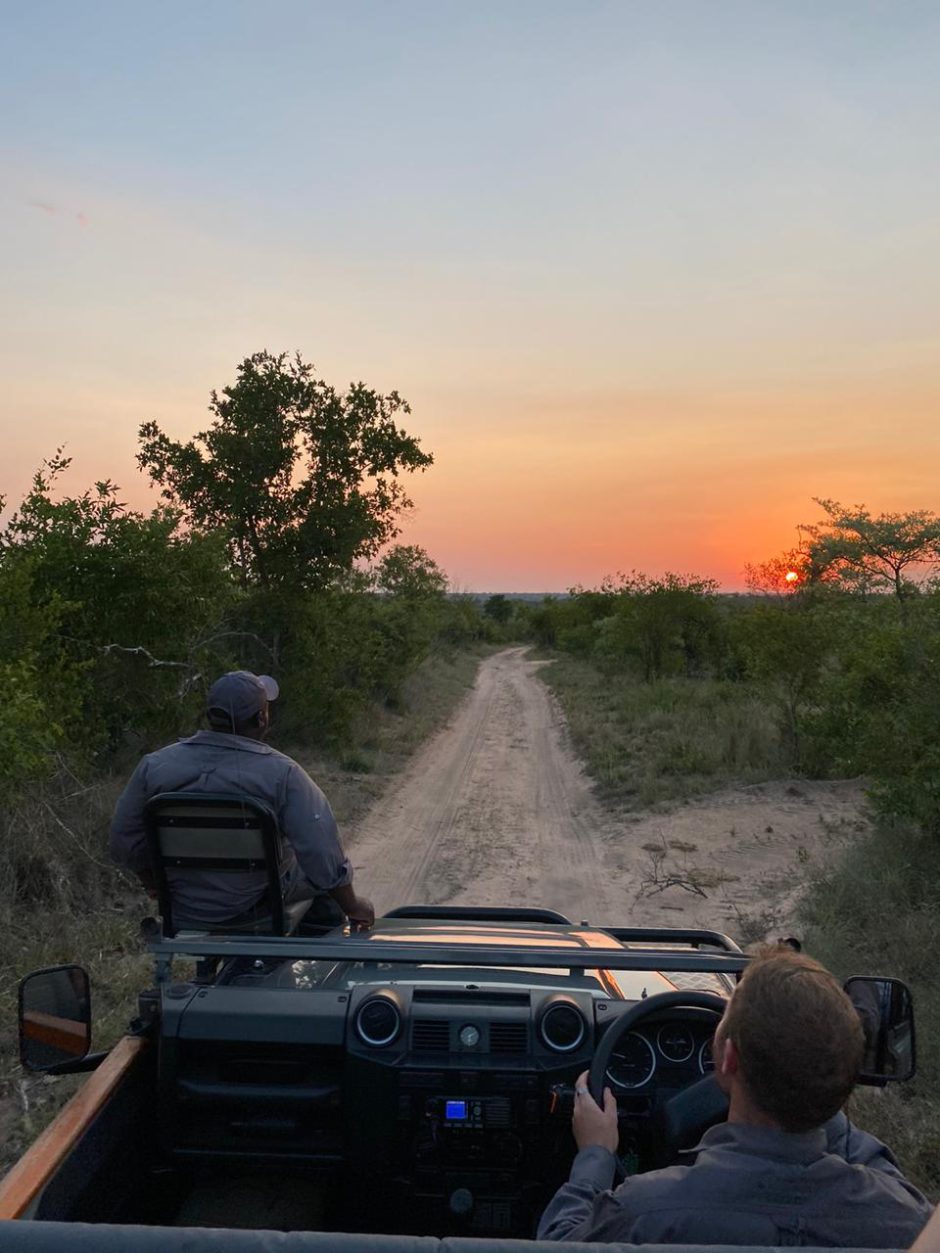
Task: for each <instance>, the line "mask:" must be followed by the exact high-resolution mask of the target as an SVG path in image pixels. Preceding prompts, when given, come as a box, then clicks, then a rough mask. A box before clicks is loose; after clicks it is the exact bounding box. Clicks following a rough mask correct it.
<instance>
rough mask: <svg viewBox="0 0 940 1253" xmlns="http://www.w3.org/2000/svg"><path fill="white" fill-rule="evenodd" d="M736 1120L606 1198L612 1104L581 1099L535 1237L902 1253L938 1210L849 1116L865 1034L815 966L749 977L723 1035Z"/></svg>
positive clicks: (770, 957)
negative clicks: (568, 1148) (563, 1178)
mask: <svg viewBox="0 0 940 1253" xmlns="http://www.w3.org/2000/svg"><path fill="white" fill-rule="evenodd" d="M713 1053H714V1058H715V1076H716V1079H717V1081H718V1083H719V1085H720V1086H721V1088H722V1090H723V1091H724V1092H725V1093H726V1094H727V1096H728V1099H729V1109H728V1121H727V1122H726V1123H722V1124H720V1125H718V1126H716V1127H712V1128H710V1129H709V1130H708V1131H706V1133H705V1135H704V1136H703V1137H702V1139H701V1142H700V1143H699V1144H698V1145H697V1147H696V1148H695V1149H693V1150H691V1152H692V1153H695V1154H696V1156H695V1158H694V1160H693V1162H692V1164H691V1165H688V1166H670V1167H668V1168H667V1169H666V1170H655V1171H650V1172H649V1173H648V1174H643V1175H635V1176H633V1177H632V1178H629V1179H627V1180H626V1182H624V1183H622V1184H621V1185H620V1187H618V1188H617V1189H616V1190H615V1191H611V1190H610V1189H611V1186H612V1184H613V1179H614V1169H615V1165H616V1158H615V1157H614V1154H615V1153H616V1151H617V1144H618V1134H617V1105H616V1101H615V1100H614V1097H613V1094H612V1093H611V1091H610V1089H609V1088H608V1089H606V1090H605V1092H604V1108H603V1109H600V1107H599V1106H598V1105H597V1103H596V1102H595V1101H594V1100H593V1099H592V1097H591V1096H590V1094H589V1092H588V1089H587V1087H586V1086H585V1085H586V1082H587V1074H586V1073H585V1074H584V1075H582V1076H581V1078H580V1079H579V1080H578V1084H577V1087H576V1089H575V1093H576V1095H575V1106H574V1117H573V1120H572V1126H573V1130H574V1137H575V1140H576V1142H577V1145H578V1149H579V1152H578V1155H577V1157H576V1158H575V1160H574V1164H573V1165H572V1168H571V1176H570V1179H569V1182H568V1183H566V1184H564V1185H563V1186H562V1187H561V1188H560V1189H559V1191H558V1192H557V1194H556V1195H555V1197H554V1198H553V1200H552V1201H551V1203H550V1205H549V1206H548V1208H547V1209H546V1211H545V1213H544V1214H543V1216H542V1221H541V1223H540V1224H539V1231H538V1235H539V1239H542V1240H606V1241H611V1242H615V1241H624V1242H627V1243H630V1244H645V1243H651V1244H657V1243H658V1244H662V1243H670V1244H753V1245H786V1244H804V1245H834V1246H837V1247H852V1246H854V1247H856V1248H894V1249H906V1248H907V1247H908V1246H909V1245H910V1244H911V1243H912V1241H913V1240H914V1238H915V1237H916V1236H917V1234H918V1233H919V1231H920V1230H921V1228H922V1227H923V1226H924V1224H925V1223H926V1221H927V1219H928V1217H929V1216H930V1212H931V1206H930V1203H929V1202H928V1201H927V1200H926V1199H925V1197H923V1196H922V1195H921V1193H920V1192H918V1191H917V1189H916V1188H915V1187H914V1186H913V1185H912V1184H910V1183H908V1182H907V1180H906V1179H905V1178H904V1176H903V1175H902V1174H901V1171H900V1170H899V1168H898V1165H897V1162H896V1161H895V1159H894V1157H893V1156H892V1155H891V1153H890V1151H889V1150H888V1149H887V1148H886V1147H885V1146H884V1145H883V1144H882V1143H881V1142H880V1141H879V1140H876V1139H875V1137H874V1136H871V1135H868V1134H867V1133H866V1132H863V1131H859V1130H858V1129H857V1128H855V1127H853V1126H852V1125H851V1124H850V1123H849V1121H848V1119H847V1118H846V1116H845V1114H844V1113H842V1112H841V1107H842V1105H843V1104H844V1102H845V1101H846V1099H847V1097H848V1095H849V1093H850V1092H851V1090H852V1087H853V1084H854V1082H855V1077H856V1075H857V1074H858V1071H859V1064H860V1062H861V1057H862V1028H861V1025H860V1023H859V1019H858V1015H857V1013H856V1011H855V1009H854V1008H853V1006H852V1003H851V1001H850V1000H849V998H848V997H847V996H846V994H845V993H844V992H843V991H842V989H841V988H840V987H839V984H838V982H837V981H836V979H835V978H834V977H833V976H832V975H831V974H829V972H828V971H826V970H824V969H823V967H822V966H820V965H819V963H818V962H815V961H813V960H812V959H811V958H809V957H807V956H805V955H804V954H802V953H797V952H794V951H793V949H791V948H784V947H773V948H768V949H765V950H764V951H763V952H761V953H760V954H758V955H757V956H756V957H755V958H754V960H753V961H752V962H751V963H750V965H749V966H748V967H747V969H746V971H745V972H744V975H743V977H742V979H741V981H740V983H739V984H738V987H737V989H736V990H735V993H734V995H733V997H732V998H731V1000H730V1002H729V1003H728V1008H727V1010H726V1011H725V1014H724V1017H723V1018H722V1020H721V1022H720V1023H719V1025H718V1029H717V1031H716V1032H715V1040H714V1046H713Z"/></svg>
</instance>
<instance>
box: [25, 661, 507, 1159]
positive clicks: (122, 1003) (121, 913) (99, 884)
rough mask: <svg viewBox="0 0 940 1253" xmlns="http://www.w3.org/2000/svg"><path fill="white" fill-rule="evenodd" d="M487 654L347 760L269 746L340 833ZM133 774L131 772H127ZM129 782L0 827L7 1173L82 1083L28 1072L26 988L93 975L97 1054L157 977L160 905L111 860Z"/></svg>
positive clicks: (425, 666)
mask: <svg viewBox="0 0 940 1253" xmlns="http://www.w3.org/2000/svg"><path fill="white" fill-rule="evenodd" d="M487 651H492V650H487V649H480V650H477V651H467V652H455V653H453V654H452V655H449V656H447V655H438V654H435V655H432V656H431V657H429V658H428V659H427V660H425V661H424V662H422V664H421V665H420V666H419V667H418V668H417V670H416V671H415V673H414V674H413V675H412V676H411V677H410V678H409V679H408V680H407V682H406V683H405V685H404V690H403V693H402V696H401V700H400V701H399V703H398V707H397V709H396V710H395V711H392V710H388V709H384V708H381V709H380V708H376V709H373V710H371V711H370V712H369V716H368V717H364V718H363V719H362V722H361V724H360V726H359V727H358V729H357V736H356V739H355V742H354V746H352V747H347V748H345V749H344V750H343V752H342V754H341V755H340V756H338V757H333V758H331V757H328V756H325V755H322V754H313V753H311V752H310V751H309V750H304V749H303V747H298V746H297V745H293V746H290V745H283V744H281V743H280V742H279V740H278V737H277V728H276V724H275V728H274V733H273V734H272V737H271V740H272V743H273V744H274V745H275V747H283V748H285V749H286V751H288V752H290V753H291V755H292V756H295V757H297V759H298V760H300V761H301V762H302V764H303V765H304V766H305V767H306V768H307V769H308V770H309V771H310V772H311V774H312V775H313V777H314V778H315V779H316V780H317V782H318V783H319V784H320V786H321V787H322V788H323V790H324V791H325V792H326V795H327V796H328V797H329V799H330V802H331V804H332V806H333V808H334V810H335V812H336V815H337V818H338V819H339V822H340V827H341V829H342V827H343V825H344V824H347V823H350V822H352V821H355V820H356V819H357V818H358V817H359V816H360V815H361V814H362V813H364V812H365V810H366V809H367V808H368V807H369V805H370V804H372V803H373V802H374V801H375V800H376V799H377V798H378V797H379V796H380V795H381V794H382V792H383V790H384V789H385V788H386V787H387V786H388V784H389V782H390V781H391V779H392V778H393V777H394V774H395V772H396V771H397V770H399V769H401V767H402V766H403V765H404V763H405V761H406V760H407V759H408V757H409V756H410V754H411V753H413V752H414V750H415V749H416V748H417V747H418V746H419V745H420V744H421V743H422V742H423V741H424V739H425V738H427V737H428V736H429V735H431V734H433V732H434V731H436V730H437V729H438V727H440V726H441V725H442V724H443V723H444V722H445V721H446V720H447V718H448V717H449V716H450V715H451V714H452V712H453V710H454V709H455V707H456V705H457V704H458V702H459V701H460V699H461V698H462V697H463V695H464V694H465V693H466V691H467V690H468V689H469V687H470V686H471V685H472V683H473V680H474V677H475V675H476V671H477V667H478V665H479V662H480V658H481V657H482V656H483V655H484V654H485V652H487ZM129 772H130V768H129V769H128V773H129ZM123 784H124V776H121V777H108V778H103V779H98V780H96V781H93V782H90V783H88V782H85V783H83V782H81V781H79V780H77V779H74V778H71V777H63V778H62V779H60V780H59V781H58V784H57V785H56V786H55V787H52V786H48V787H45V788H43V789H42V790H37V791H36V792H35V793H34V795H33V796H32V797H31V799H30V802H29V804H24V805H21V806H20V807H19V808H18V809H17V810H16V811H13V812H8V813H7V814H6V815H5V816H4V818H3V820H2V823H0V934H2V935H3V945H2V948H0V1174H2V1173H3V1171H4V1170H6V1169H7V1168H9V1166H11V1165H12V1164H13V1162H15V1161H16V1159H17V1158H18V1157H19V1156H20V1154H21V1153H22V1152H23V1150H24V1149H25V1148H26V1146H27V1145H28V1144H29V1143H30V1142H31V1141H32V1140H33V1139H34V1138H35V1137H36V1136H37V1135H38V1134H39V1132H40V1131H42V1129H43V1128H44V1127H45V1126H46V1125H47V1123H48V1122H49V1121H51V1119H52V1118H53V1117H54V1115H55V1114H56V1113H57V1112H58V1110H59V1109H60V1108H61V1107H62V1105H63V1104H64V1103H65V1102H66V1101H67V1100H68V1098H69V1097H70V1096H71V1094H72V1093H73V1092H74V1091H75V1089H76V1088H77V1087H78V1086H79V1084H80V1083H81V1082H82V1080H83V1076H80V1075H77V1076H68V1077H67V1076H63V1077H61V1078H47V1077H45V1076H42V1075H30V1074H27V1073H25V1072H23V1070H22V1069H21V1068H20V1065H19V1062H18V1050H17V1039H16V992H17V985H18V982H19V980H20V979H21V978H22V976H23V975H24V974H26V973H28V972H29V971H30V970H35V969H37V968H38V967H41V966H48V965H58V964H60V963H65V962H73V961H74V962H78V963H80V964H81V965H83V966H84V967H85V968H86V969H87V970H88V972H89V974H90V976H91V985H92V1007H93V1009H92V1013H93V1027H94V1040H93V1045H94V1047H95V1048H96V1049H100V1048H108V1047H110V1045H111V1044H113V1043H114V1042H115V1041H116V1040H118V1039H119V1038H120V1036H121V1035H123V1034H124V1032H125V1031H126V1029H127V1024H128V1022H129V1020H130V1019H131V1018H132V1017H133V1015H134V1014H135V1012H136V1004H137V1002H136V998H137V993H138V992H139V991H140V990H142V989H143V988H145V987H147V986H148V985H149V983H150V981H151V974H152V968H153V967H152V961H151V959H150V958H149V956H148V955H147V953H146V952H145V950H144V949H143V947H142V945H141V943H140V941H139V938H138V928H139V924H140V919H141V918H143V917H144V916H145V915H147V914H149V913H152V912H153V909H154V903H153V901H152V900H151V899H150V898H148V897H147V896H146V894H145V893H143V892H142V891H141V890H140V889H139V885H138V884H137V881H136V879H134V878H133V877H132V876H128V875H125V874H124V873H122V872H121V871H119V870H117V869H116V868H115V867H114V866H112V865H111V864H110V862H109V860H108V853H107V838H108V826H109V824H110V819H111V812H112V810H113V808H114V802H115V800H116V799H117V797H118V795H119V793H120V790H121V788H122V787H123Z"/></svg>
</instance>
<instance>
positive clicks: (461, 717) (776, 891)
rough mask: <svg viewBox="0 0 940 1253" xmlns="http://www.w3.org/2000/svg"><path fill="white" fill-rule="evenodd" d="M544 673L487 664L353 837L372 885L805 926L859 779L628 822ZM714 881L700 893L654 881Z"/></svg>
mask: <svg viewBox="0 0 940 1253" xmlns="http://www.w3.org/2000/svg"><path fill="white" fill-rule="evenodd" d="M542 664H543V663H540V662H535V661H532V660H530V659H529V658H528V656H527V652H526V650H525V649H523V648H512V649H507V650H505V651H503V652H500V653H497V654H495V655H494V656H492V657H489V658H487V659H486V660H485V661H484V662H482V664H481V666H480V669H479V672H478V674H477V679H476V683H475V686H474V688H473V690H472V691H471V692H470V693H469V694H468V696H467V697H466V698H465V700H464V701H463V703H462V704H461V706H460V707H459V709H458V710H457V712H456V713H455V715H454V717H453V718H452V720H451V722H450V724H449V725H448V726H446V727H445V728H444V729H443V730H442V731H440V732H439V733H438V734H437V735H436V736H435V737H434V738H433V739H432V740H430V741H429V742H428V743H427V744H426V745H425V746H424V747H423V748H422V749H421V750H419V752H418V753H417V755H416V756H415V758H414V759H413V760H412V762H411V764H410V766H409V767H408V769H407V770H406V771H405V772H404V773H403V774H402V776H401V777H400V778H399V780H398V781H397V783H396V784H395V785H394V786H393V787H392V789H391V790H390V791H389V792H387V793H386V794H385V795H384V796H383V797H382V798H380V800H379V801H378V802H377V803H376V804H375V805H374V806H373V808H372V809H371V810H370V812H369V813H368V814H367V815H366V816H365V818H364V819H363V820H362V821H361V822H360V824H359V825H358V827H357V828H356V829H355V830H353V831H351V832H350V833H349V839H348V843H349V848H350V854H351V857H352V860H353V864H354V865H355V867H356V881H357V886H359V887H360V888H361V890H362V891H363V892H365V893H366V894H368V895H369V896H371V897H372V898H373V899H374V901H375V904H376V907H377V909H378V910H379V911H382V910H386V909H389V908H392V907H393V906H395V905H404V904H417V903H421V904H442V903H450V904H461V905H542V906H547V907H549V908H552V909H558V910H561V911H562V912H563V913H565V914H567V915H568V916H569V917H571V918H574V919H576V920H577V919H582V918H583V919H590V920H591V921H592V922H595V923H601V924H603V923H608V924H613V923H621V924H625V923H630V922H632V923H635V924H637V925H642V924H657V923H658V924H660V925H670V926H683V925H688V926H711V927H717V928H720V929H722V930H728V931H730V932H731V933H732V934H738V933H739V932H740V931H741V930H742V927H743V926H744V925H745V923H744V921H743V920H744V919H745V918H747V919H749V920H750V921H748V923H747V926H748V927H749V928H751V929H753V927H754V919H755V918H756V919H758V920H760V919H763V920H764V921H765V923H766V926H765V928H764V929H765V930H767V931H768V932H770V933H773V932H774V931H777V930H778V929H780V928H786V929H790V928H791V927H792V919H791V913H792V908H793V905H794V903H795V901H796V898H797V896H798V894H799V888H800V886H801V884H802V883H803V882H804V881H805V877H806V869H807V867H808V866H812V865H813V864H815V863H817V862H818V861H819V859H820V858H823V857H825V856H827V855H828V853H829V851H830V850H831V848H832V847H833V845H836V844H838V843H839V842H840V841H841V840H842V839H844V838H845V837H846V836H847V835H848V836H855V835H857V833H858V831H859V830H860V829H861V828H862V827H863V826H864V822H863V820H861V819H860V818H859V813H860V809H861V802H862V796H861V791H860V788H859V787H858V785H857V784H854V783H807V782H805V781H800V782H799V783H797V784H791V785H788V784H786V783H774V784H761V785H758V786H756V787H745V788H739V789H734V790H726V791H724V792H721V793H717V794H715V795H713V796H710V797H706V798H704V799H703V800H699V801H694V802H690V803H686V804H683V805H679V806H676V807H674V808H673V809H672V810H670V811H669V812H663V813H643V814H631V815H627V816H621V817H619V818H617V817H615V816H614V815H612V814H611V813H609V812H608V811H606V810H604V809H603V808H602V807H601V806H600V805H599V804H598V803H597V801H596V800H595V798H594V795H593V792H592V787H591V783H590V780H589V779H588V778H587V777H586V775H585V773H584V771H583V769H582V767H581V765H580V763H579V762H578V761H577V759H576V758H575V756H574V755H573V753H572V751H571V748H570V746H569V743H568V737H567V731H566V726H565V723H564V719H563V717H562V715H561V712H560V709H559V707H558V704H557V702H556V701H555V699H554V697H553V696H552V695H551V693H550V692H549V691H548V690H547V688H546V687H545V685H544V684H543V683H542V682H541V681H540V680H539V678H538V676H537V671H538V670H539V668H540V666H541V665H542ZM654 847H656V848H660V849H662V850H663V851H664V855H663V858H662V860H661V861H660V868H659V872H658V873H659V878H660V881H661V879H662V877H663V875H664V874H670V873H671V874H673V875H674V876H675V877H677V878H680V879H686V880H694V881H696V882H699V883H700V884H704V885H705V886H704V891H705V893H706V895H705V896H699V895H697V894H695V893H692V892H690V891H689V890H688V888H687V887H683V886H682V885H681V884H677V885H674V886H671V887H667V888H666V889H665V890H662V891H655V890H654V889H655V888H656V887H657V886H659V884H658V883H657V882H654V881H653V879H654V874H653V857H652V856H651V852H650V849H652V848H654Z"/></svg>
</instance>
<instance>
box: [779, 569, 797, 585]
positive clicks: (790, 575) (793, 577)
mask: <svg viewBox="0 0 940 1253" xmlns="http://www.w3.org/2000/svg"><path fill="white" fill-rule="evenodd" d="M783 577H784V578H785V579H786V581H787V582H788V583H795V582H796V581H797V579H798V578H799V577H800V576H799V575H798V574H797V572H796V571H795V570H788V571H787V572H786V574H785V575H784V576H783Z"/></svg>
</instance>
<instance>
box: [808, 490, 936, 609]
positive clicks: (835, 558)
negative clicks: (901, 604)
mask: <svg viewBox="0 0 940 1253" xmlns="http://www.w3.org/2000/svg"><path fill="white" fill-rule="evenodd" d="M814 500H815V501H816V504H817V505H819V506H820V508H821V509H822V510H823V512H824V513H825V515H826V517H825V520H824V521H822V522H820V523H818V524H816V525H814V526H803V527H800V530H801V531H802V532H803V534H804V536H805V537H806V552H807V557H808V560H809V561H810V563H811V564H812V566H813V567H814V568H815V569H816V570H817V571H818V572H819V573H820V574H821V575H822V576H823V577H825V576H826V575H828V576H830V577H832V576H835V577H837V578H838V579H839V581H840V582H842V583H844V584H845V585H847V586H849V587H850V588H858V589H860V590H862V591H866V590H888V591H891V592H893V593H894V594H895V595H896V596H897V597H898V599H899V600H903V599H904V597H905V596H906V595H908V593H909V592H910V591H911V589H912V587H914V586H915V584H914V582H913V581H912V580H911V578H910V577H909V576H910V574H911V573H912V572H913V571H912V570H911V567H913V568H914V570H915V571H916V570H917V569H920V570H932V569H935V568H936V566H937V565H938V564H940V518H938V517H937V515H936V514H934V513H931V512H929V511H928V510H926V509H915V510H912V511H911V512H910V513H880V514H878V515H877V516H876V517H873V516H872V515H871V514H870V513H869V511H868V510H867V509H866V508H865V506H864V505H855V506H854V507H852V508H846V507H845V506H844V505H840V504H839V503H838V501H835V500H822V499H820V498H819V497H814Z"/></svg>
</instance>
